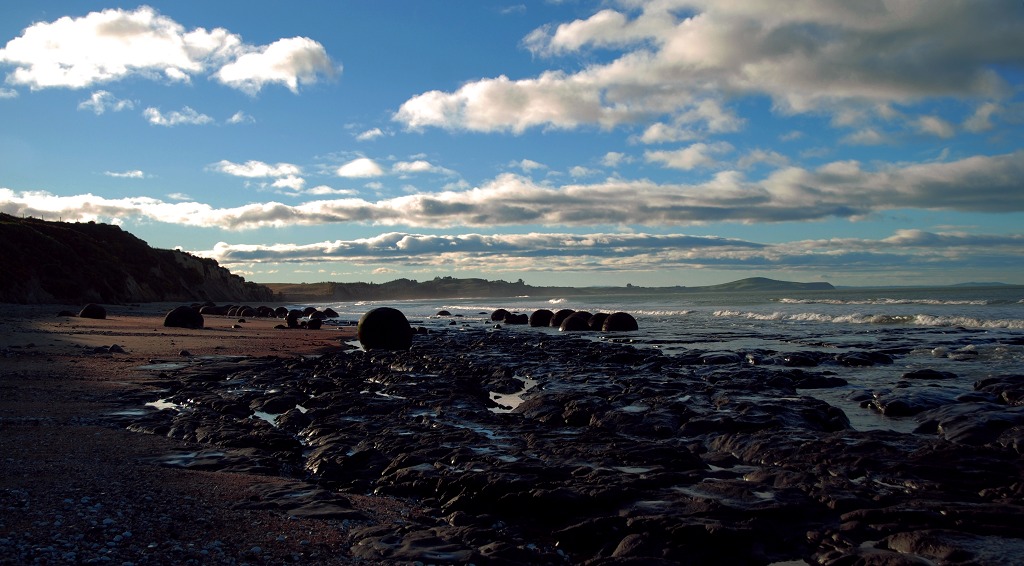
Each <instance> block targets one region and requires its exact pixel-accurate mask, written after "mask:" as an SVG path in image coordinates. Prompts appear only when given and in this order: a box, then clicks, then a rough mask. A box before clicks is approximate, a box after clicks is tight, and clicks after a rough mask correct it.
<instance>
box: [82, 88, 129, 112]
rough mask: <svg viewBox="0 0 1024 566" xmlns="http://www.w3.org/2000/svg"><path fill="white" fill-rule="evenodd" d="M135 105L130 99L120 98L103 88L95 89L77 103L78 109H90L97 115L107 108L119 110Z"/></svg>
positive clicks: (113, 110) (112, 110)
mask: <svg viewBox="0 0 1024 566" xmlns="http://www.w3.org/2000/svg"><path fill="white" fill-rule="evenodd" d="M134 107H135V103H134V102H132V101H131V100H122V99H119V98H117V97H116V96H114V95H113V94H111V93H109V92H107V91H105V90H97V91H96V92H94V93H92V96H90V97H89V98H88V99H86V100H83V101H82V102H79V103H78V109H79V110H92V111H93V112H94V113H95V114H96V115H97V116H99V115H100V114H103V113H104V112H106V111H107V110H110V111H111V112H120V111H122V110H130V109H132V108H134Z"/></svg>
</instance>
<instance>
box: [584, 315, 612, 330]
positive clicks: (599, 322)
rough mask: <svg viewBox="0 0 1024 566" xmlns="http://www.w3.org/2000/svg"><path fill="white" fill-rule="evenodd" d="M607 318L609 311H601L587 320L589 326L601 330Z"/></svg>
mask: <svg viewBox="0 0 1024 566" xmlns="http://www.w3.org/2000/svg"><path fill="white" fill-rule="evenodd" d="M607 319H608V313H606V312H599V313H597V314H595V315H594V316H592V317H590V320H588V321H587V326H589V327H590V329H591V330H594V331H600V330H601V329H602V328H604V321H605V320H607Z"/></svg>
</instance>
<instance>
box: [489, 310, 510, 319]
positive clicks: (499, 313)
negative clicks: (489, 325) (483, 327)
mask: <svg viewBox="0 0 1024 566" xmlns="http://www.w3.org/2000/svg"><path fill="white" fill-rule="evenodd" d="M509 314H510V313H509V312H508V311H507V310H505V309H497V310H495V311H494V312H492V313H491V321H492V322H502V321H504V320H505V317H506V316H508V315H509Z"/></svg>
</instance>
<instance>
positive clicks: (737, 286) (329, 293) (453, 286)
mask: <svg viewBox="0 0 1024 566" xmlns="http://www.w3.org/2000/svg"><path fill="white" fill-rule="evenodd" d="M266 286H267V287H269V288H270V289H272V290H273V291H274V294H275V295H277V296H278V297H280V299H281V300H283V301H290V302H324V301H385V300H408V299H454V298H460V297H462V298H469V297H518V296H532V297H539V296H559V297H578V296H587V295H614V294H623V295H637V294H652V293H654V294H657V293H699V292H759V291H827V290H829V289H834V287H833V286H832V285H831V284H829V283H823V282H821V283H794V282H790V281H776V280H774V279H766V278H764V277H752V278H749V279H741V280H739V281H733V282H732V283H723V284H721V285H709V286H703V287H682V286H676V287H637V286H634V285H628V286H626V287H536V286H533V285H527V284H525V283H523V281H522V279H520V280H519V281H516V282H515V283H510V282H508V281H502V280H497V281H488V280H486V279H477V278H469V279H456V278H454V277H435V278H434V279H433V280H431V281H416V280H415V279H396V280H394V281H389V282H387V283H330V282H324V283H267V284H266Z"/></svg>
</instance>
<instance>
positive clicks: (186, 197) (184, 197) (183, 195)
mask: <svg viewBox="0 0 1024 566" xmlns="http://www.w3.org/2000/svg"><path fill="white" fill-rule="evenodd" d="M167 198H169V199H171V200H179V201H180V200H192V197H190V196H189V195H188V194H187V193H171V194H169V195H167Z"/></svg>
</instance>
